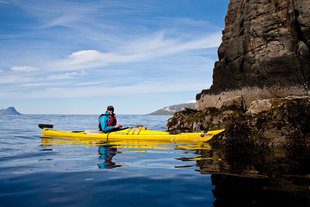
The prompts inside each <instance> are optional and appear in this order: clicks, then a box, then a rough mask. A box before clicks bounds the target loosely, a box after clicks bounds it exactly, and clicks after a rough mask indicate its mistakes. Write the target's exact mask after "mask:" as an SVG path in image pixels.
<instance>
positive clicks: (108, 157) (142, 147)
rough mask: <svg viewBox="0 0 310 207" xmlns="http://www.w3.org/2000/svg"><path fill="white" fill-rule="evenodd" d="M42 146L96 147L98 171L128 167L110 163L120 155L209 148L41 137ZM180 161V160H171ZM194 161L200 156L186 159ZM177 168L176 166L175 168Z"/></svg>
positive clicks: (175, 143)
mask: <svg viewBox="0 0 310 207" xmlns="http://www.w3.org/2000/svg"><path fill="white" fill-rule="evenodd" d="M41 142H42V146H52V145H55V146H57V145H58V146H59V145H67V146H68V147H87V148H88V147H91V148H92V147H98V160H99V163H97V166H98V168H99V169H113V168H116V167H127V166H128V165H120V164H119V163H118V164H116V163H115V162H113V161H112V159H113V157H114V156H116V155H118V154H120V153H140V152H154V150H170V149H172V150H182V151H184V154H187V153H188V152H191V153H192V152H195V151H196V150H202V149H204V150H210V149H211V146H210V145H209V144H208V143H206V142H200V141H199V142H193V141H192V140H182V141H180V140H179V141H176V140H140V139H139V140H137V139H132V140H129V139H126V140H113V141H106V139H105V140H102V139H66V138H58V137H57V138H53V137H41ZM173 159H176V160H182V161H183V159H182V158H175V157H174V158H173ZM187 159H188V160H187V161H189V160H191V161H195V160H198V159H203V158H200V156H198V157H197V156H194V157H192V158H187ZM130 162H131V161H130V160H128V161H127V160H125V163H130ZM175 167H176V168H178V166H175Z"/></svg>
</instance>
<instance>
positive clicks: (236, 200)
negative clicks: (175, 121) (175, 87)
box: [42, 138, 310, 207]
mask: <svg viewBox="0 0 310 207" xmlns="http://www.w3.org/2000/svg"><path fill="white" fill-rule="evenodd" d="M42 145H49V146H51V145H68V146H70V147H76V146H86V147H91V148H93V147H96V148H98V159H97V160H96V161H95V162H96V164H97V166H98V168H99V169H100V170H101V169H102V170H104V169H113V168H116V167H125V166H129V167H132V168H139V169H141V168H143V167H158V168H171V167H173V168H191V169H193V170H195V171H197V172H199V173H200V174H208V175H211V182H212V185H213V186H214V187H213V188H212V189H213V190H212V194H213V196H214V198H215V201H214V203H213V205H214V206H215V207H219V206H305V207H306V206H307V207H308V206H310V166H309V163H310V162H309V161H310V152H309V150H308V149H294V150H289V149H286V150H284V149H269V148H267V149H266V148H255V149H254V148H251V149H247V148H242V149H227V148H217V149H214V148H211V146H210V145H208V144H207V143H200V142H199V143H176V142H172V141H142V140H126V141H113V142H102V141H100V140H65V139H56V138H55V139H54V138H42ZM141 152H142V153H141ZM145 152H147V154H145ZM134 153H136V154H134ZM132 154H134V156H132ZM126 155H128V156H126ZM139 159H141V160H139ZM172 160H175V161H172ZM94 164H95V163H94ZM171 165H172V166H171ZM209 189H210V188H209Z"/></svg>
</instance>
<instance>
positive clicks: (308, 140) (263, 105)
mask: <svg viewBox="0 0 310 207" xmlns="http://www.w3.org/2000/svg"><path fill="white" fill-rule="evenodd" d="M309 123H310V98H309V97H288V98H273V99H266V100H259V101H257V102H254V103H253V104H252V105H251V107H250V108H249V110H247V111H246V110H244V109H243V108H242V106H239V105H230V106H223V107H222V108H220V109H217V108H208V109H206V110H204V111H196V110H187V111H183V112H178V113H176V114H175V115H174V117H172V118H171V119H169V120H168V124H167V126H168V131H171V132H176V133H178V132H184V131H185V132H193V131H202V130H204V131H208V130H216V129H223V128H225V129H226V130H225V131H224V132H223V133H221V134H219V135H217V136H215V137H213V138H212V139H211V140H210V143H211V144H212V145H213V146H216V145H226V146H238V147H241V146H247V147H248V146H269V147H294V146H310V125H309Z"/></svg>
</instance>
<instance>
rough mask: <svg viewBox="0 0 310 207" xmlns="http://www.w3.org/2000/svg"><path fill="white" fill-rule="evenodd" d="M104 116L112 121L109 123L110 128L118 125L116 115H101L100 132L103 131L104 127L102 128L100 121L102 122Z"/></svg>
mask: <svg viewBox="0 0 310 207" xmlns="http://www.w3.org/2000/svg"><path fill="white" fill-rule="evenodd" d="M102 116H107V117H109V118H110V121H109V123H108V126H109V127H110V126H115V125H116V122H117V120H116V117H115V115H114V114H113V115H107V114H101V115H100V116H99V118H98V127H99V131H102V127H101V124H100V122H99V120H100V118H101V117H102Z"/></svg>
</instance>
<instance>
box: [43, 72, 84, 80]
mask: <svg viewBox="0 0 310 207" xmlns="http://www.w3.org/2000/svg"><path fill="white" fill-rule="evenodd" d="M85 74H86V73H85V72H84V71H81V72H80V73H78V72H70V73H63V74H57V75H50V76H48V77H47V79H48V80H62V79H74V78H76V77H78V76H83V75H85Z"/></svg>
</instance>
